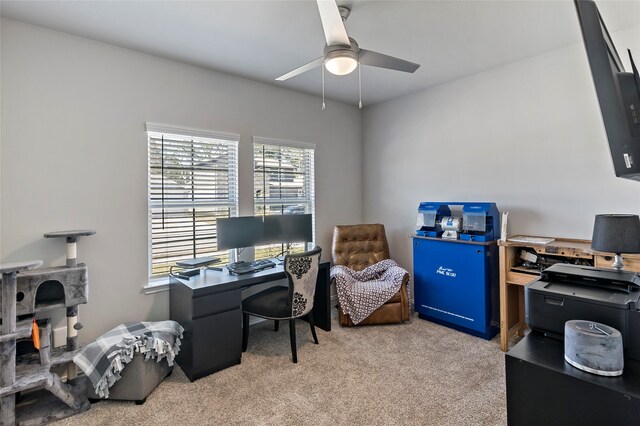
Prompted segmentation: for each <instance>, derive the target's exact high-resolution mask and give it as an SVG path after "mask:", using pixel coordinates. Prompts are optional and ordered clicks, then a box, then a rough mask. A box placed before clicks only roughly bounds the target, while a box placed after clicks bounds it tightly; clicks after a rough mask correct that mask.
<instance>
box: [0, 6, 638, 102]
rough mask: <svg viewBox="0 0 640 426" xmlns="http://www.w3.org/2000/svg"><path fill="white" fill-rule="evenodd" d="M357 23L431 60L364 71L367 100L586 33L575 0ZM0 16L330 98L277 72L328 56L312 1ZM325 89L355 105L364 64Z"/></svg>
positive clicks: (372, 16)
mask: <svg viewBox="0 0 640 426" xmlns="http://www.w3.org/2000/svg"><path fill="white" fill-rule="evenodd" d="M338 3H339V4H345V5H348V6H350V7H351V16H350V17H349V19H348V21H347V22H346V28H347V33H348V34H349V36H351V37H353V38H355V39H356V40H357V41H358V43H359V45H360V47H363V48H366V49H369V50H375V51H378V52H382V53H386V54H389V55H392V56H397V57H400V58H403V59H407V60H409V61H412V62H417V63H419V64H421V67H420V68H419V69H418V71H416V73H415V74H407V73H402V72H397V71H390V70H383V69H378V68H372V67H363V69H362V91H363V103H364V104H365V106H366V105H372V104H374V103H377V102H381V101H384V100H388V99H392V98H394V97H398V96H401V95H404V94H407V93H410V92H414V91H417V90H421V89H424V88H427V87H431V86H434V85H438V84H441V83H444V82H447V81H451V80H455V79H458V78H461V77H464V76H468V75H472V74H476V73H478V72H481V71H484V70H487V69H490V68H493V67H497V66H500V65H504V64H507V63H510V62H514V61H517V60H520V59H524V58H527V57H531V56H535V55H538V54H542V53H545V52H548V51H551V50H554V49H557V48H560V47H563V46H568V45H570V44H573V43H577V42H579V41H580V32H579V27H578V20H577V17H576V12H575V7H574V5H573V1H570V0H562V1H560V0H558V1H481V0H476V1H404V0H393V1H357V0H350V1H344V0H338ZM598 5H599V8H600V12H601V14H602V15H603V19H604V20H605V22H606V24H607V26H608V27H609V31H615V30H618V29H622V28H626V27H630V26H634V25H640V0H632V1H602V0H601V1H599V2H598ZM0 12H1V14H2V16H4V17H7V18H12V19H16V20H20V21H24V22H28V23H32V24H35V25H40V26H43V27H47V28H51V29H54V30H59V31H63V32H67V33H71V34H75V35H79V36H82V37H87V38H91V39H94V40H99V41H103V42H106V43H111V44H115V45H118V46H122V47H126V48H130V49H134V50H138V51H141V52H146V53H150V54H153V55H157V56H161V57H165V58H170V59H175V60H178V61H182V62H186V63H191V64H196V65H199V66H202V67H206V68H210V69H213V70H217V71H222V72H225V73H230V74H235V75H239V76H242V77H246V78H250V79H253V80H258V81H263V82H267V83H269V84H273V85H276V86H279V87H285V88H289V89H294V90H299V91H302V92H306V93H311V94H314V95H318V96H320V94H321V90H322V86H321V71H320V68H318V69H315V70H312V71H309V72H307V73H306V74H302V75H300V76H297V77H294V78H292V79H290V80H288V81H284V82H276V81H274V79H275V78H276V77H278V76H280V75H282V74H284V73H286V72H288V71H290V70H292V69H294V68H296V67H298V66H300V65H302V64H305V63H307V62H309V61H311V60H313V59H316V58H318V57H320V56H321V55H322V49H323V47H324V35H323V31H322V27H321V24H320V18H319V15H318V10H317V6H316V4H315V1H314V0H299V1H276V0H262V1H259V0H254V1H239V0H235V1H55V0H54V1H10V0H2V1H1V2H0ZM325 91H326V96H327V97H328V98H330V99H334V100H339V101H342V102H346V103H350V104H354V105H355V104H357V97H358V81H357V72H355V73H352V74H351V75H348V76H344V77H337V76H333V75H331V74H329V73H326V88H325Z"/></svg>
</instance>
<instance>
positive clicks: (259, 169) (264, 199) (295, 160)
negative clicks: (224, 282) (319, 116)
mask: <svg viewBox="0 0 640 426" xmlns="http://www.w3.org/2000/svg"><path fill="white" fill-rule="evenodd" d="M314 154H315V147H314V145H311V144H302V143H295V142H285V141H277V140H271V139H263V138H254V144H253V164H254V167H253V187H254V206H255V214H256V216H263V215H265V216H267V215H275V214H305V213H310V214H313V215H314V219H313V225H314V226H313V227H314V240H315V172H314ZM304 249H305V246H304V244H303V243H301V244H293V245H292V247H291V251H292V252H300V251H304ZM283 250H284V247H283V245H282V244H272V245H268V246H261V247H256V249H255V258H256V259H263V258H267V257H274V256H277V255H278V254H280V253H281V252H282V251H283Z"/></svg>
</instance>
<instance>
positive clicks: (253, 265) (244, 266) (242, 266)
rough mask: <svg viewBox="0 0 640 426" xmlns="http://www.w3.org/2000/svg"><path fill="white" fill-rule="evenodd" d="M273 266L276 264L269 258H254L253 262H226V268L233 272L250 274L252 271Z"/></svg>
mask: <svg viewBox="0 0 640 426" xmlns="http://www.w3.org/2000/svg"><path fill="white" fill-rule="evenodd" d="M274 266H276V264H275V263H274V262H273V261H271V260H269V259H262V260H254V261H253V262H246V261H244V260H241V261H239V262H234V263H230V264H228V265H227V269H228V270H229V272H231V273H233V274H250V273H252V272H258V271H262V270H263V269H267V268H273V267H274Z"/></svg>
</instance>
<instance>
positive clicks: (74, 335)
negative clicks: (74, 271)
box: [44, 229, 96, 380]
mask: <svg viewBox="0 0 640 426" xmlns="http://www.w3.org/2000/svg"><path fill="white" fill-rule="evenodd" d="M95 233H96V231H94V230H91V229H86V230H79V231H56V232H47V233H46V234H44V237H45V238H66V240H67V268H74V267H76V266H77V265H78V238H80V237H87V236H91V235H94V234H95ZM81 328H82V324H80V323H79V322H78V307H77V306H70V307H68V308H67V351H70V352H71V351H74V350H76V349H77V348H78V330H80V329H81ZM76 376H77V373H76V366H75V364H73V363H70V364H69V365H68V366H67V380H73V379H75V378H76Z"/></svg>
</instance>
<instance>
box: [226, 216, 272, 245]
mask: <svg viewBox="0 0 640 426" xmlns="http://www.w3.org/2000/svg"><path fill="white" fill-rule="evenodd" d="M216 229H217V232H218V250H229V249H237V248H243V247H253V246H255V245H258V244H261V243H262V241H264V226H263V223H262V218H261V217H260V216H241V217H229V218H221V219H216Z"/></svg>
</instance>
